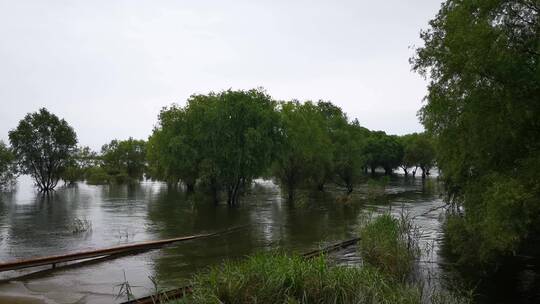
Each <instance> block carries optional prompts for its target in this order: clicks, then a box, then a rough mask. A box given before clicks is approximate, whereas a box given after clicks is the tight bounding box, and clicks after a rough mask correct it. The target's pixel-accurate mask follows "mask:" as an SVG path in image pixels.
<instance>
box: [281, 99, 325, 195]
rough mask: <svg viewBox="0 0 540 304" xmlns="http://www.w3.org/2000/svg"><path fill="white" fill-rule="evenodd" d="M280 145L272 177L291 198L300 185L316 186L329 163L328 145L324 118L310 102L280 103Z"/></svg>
mask: <svg viewBox="0 0 540 304" xmlns="http://www.w3.org/2000/svg"><path fill="white" fill-rule="evenodd" d="M280 114H281V121H282V124H283V143H282V145H281V149H280V152H279V154H278V156H277V159H276V162H275V164H274V166H273V174H274V176H275V177H276V179H277V180H278V181H279V183H280V184H281V185H282V187H283V188H284V189H285V191H286V192H287V195H288V198H289V199H290V200H292V199H294V194H295V190H296V189H297V188H298V187H299V186H300V185H302V184H316V185H320V184H321V183H323V182H324V180H325V178H326V176H325V175H326V171H327V170H328V168H329V167H330V164H331V161H332V145H331V142H330V138H329V136H328V133H327V130H326V128H325V117H324V116H323V115H322V113H321V112H320V111H319V109H318V108H317V106H316V105H314V104H313V103H312V102H309V101H308V102H305V103H303V104H302V103H300V102H298V101H291V102H284V103H281V111H280Z"/></svg>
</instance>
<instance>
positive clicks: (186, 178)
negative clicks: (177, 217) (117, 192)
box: [147, 105, 201, 190]
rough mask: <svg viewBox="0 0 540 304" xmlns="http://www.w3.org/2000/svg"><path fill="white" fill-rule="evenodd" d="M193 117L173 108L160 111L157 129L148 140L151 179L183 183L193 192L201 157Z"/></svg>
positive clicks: (195, 121) (174, 106)
mask: <svg viewBox="0 0 540 304" xmlns="http://www.w3.org/2000/svg"><path fill="white" fill-rule="evenodd" d="M197 125H198V121H197V117H196V116H195V115H188V112H187V110H186V109H185V108H181V107H179V106H177V105H173V106H171V107H170V108H163V109H162V110H161V113H160V114H159V122H158V126H157V127H156V128H155V129H154V131H153V133H152V135H151V136H150V138H149V139H148V147H147V153H148V155H147V157H148V163H149V175H150V177H151V178H154V179H158V180H165V181H167V182H169V183H172V184H176V183H178V182H179V181H182V182H184V183H185V184H186V186H187V187H188V189H190V190H193V188H194V186H195V183H196V180H197V178H198V176H199V169H200V168H199V165H200V162H201V155H200V154H198V153H197V152H198V150H199V149H198V148H197V146H196V145H197V142H196V139H197V137H196V134H195V131H196V130H197V128H196V126H197Z"/></svg>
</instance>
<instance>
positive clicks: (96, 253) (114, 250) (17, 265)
mask: <svg viewBox="0 0 540 304" xmlns="http://www.w3.org/2000/svg"><path fill="white" fill-rule="evenodd" d="M240 228H241V227H237V228H232V229H228V230H223V231H218V232H214V233H206V234H197V235H191V236H183V237H177V238H171V239H165V240H158V241H149V242H142V243H136V244H129V245H121V246H116V247H110V248H105V249H96V250H90V251H82V252H75V253H68V254H62V255H54V256H48V257H41V258H33V259H25V260H18V261H13V262H6V263H0V272H3V271H9V270H17V269H23V268H30V267H37V266H44V265H52V268H56V264H58V263H65V262H70V261H76V260H85V259H91V258H98V257H104V256H110V255H116V254H125V253H129V252H132V253H135V252H138V251H147V250H151V249H156V248H159V247H163V246H165V245H168V244H171V243H176V242H183V241H189V240H194V239H200V238H205V237H211V236H216V235H220V234H224V233H228V232H231V231H235V230H238V229H240Z"/></svg>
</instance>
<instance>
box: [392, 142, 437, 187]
mask: <svg viewBox="0 0 540 304" xmlns="http://www.w3.org/2000/svg"><path fill="white" fill-rule="evenodd" d="M399 140H400V142H401V145H402V146H403V159H402V161H401V165H400V166H401V168H402V169H403V171H404V172H405V175H408V169H409V168H411V167H414V169H413V176H415V175H416V170H417V168H418V167H420V168H421V169H422V178H425V177H426V175H429V171H430V170H431V168H432V167H433V166H434V165H435V157H436V152H435V145H434V144H433V140H432V139H431V138H430V137H429V135H428V134H426V133H420V134H419V133H412V134H407V135H403V136H401V137H400V138H399Z"/></svg>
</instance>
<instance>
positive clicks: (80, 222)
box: [69, 217, 92, 234]
mask: <svg viewBox="0 0 540 304" xmlns="http://www.w3.org/2000/svg"><path fill="white" fill-rule="evenodd" d="M69 228H70V229H71V232H72V233H73V234H80V233H85V232H90V231H92V222H91V221H90V220H87V219H86V218H78V217H76V218H74V219H73V221H72V222H71V223H70V225H69Z"/></svg>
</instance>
